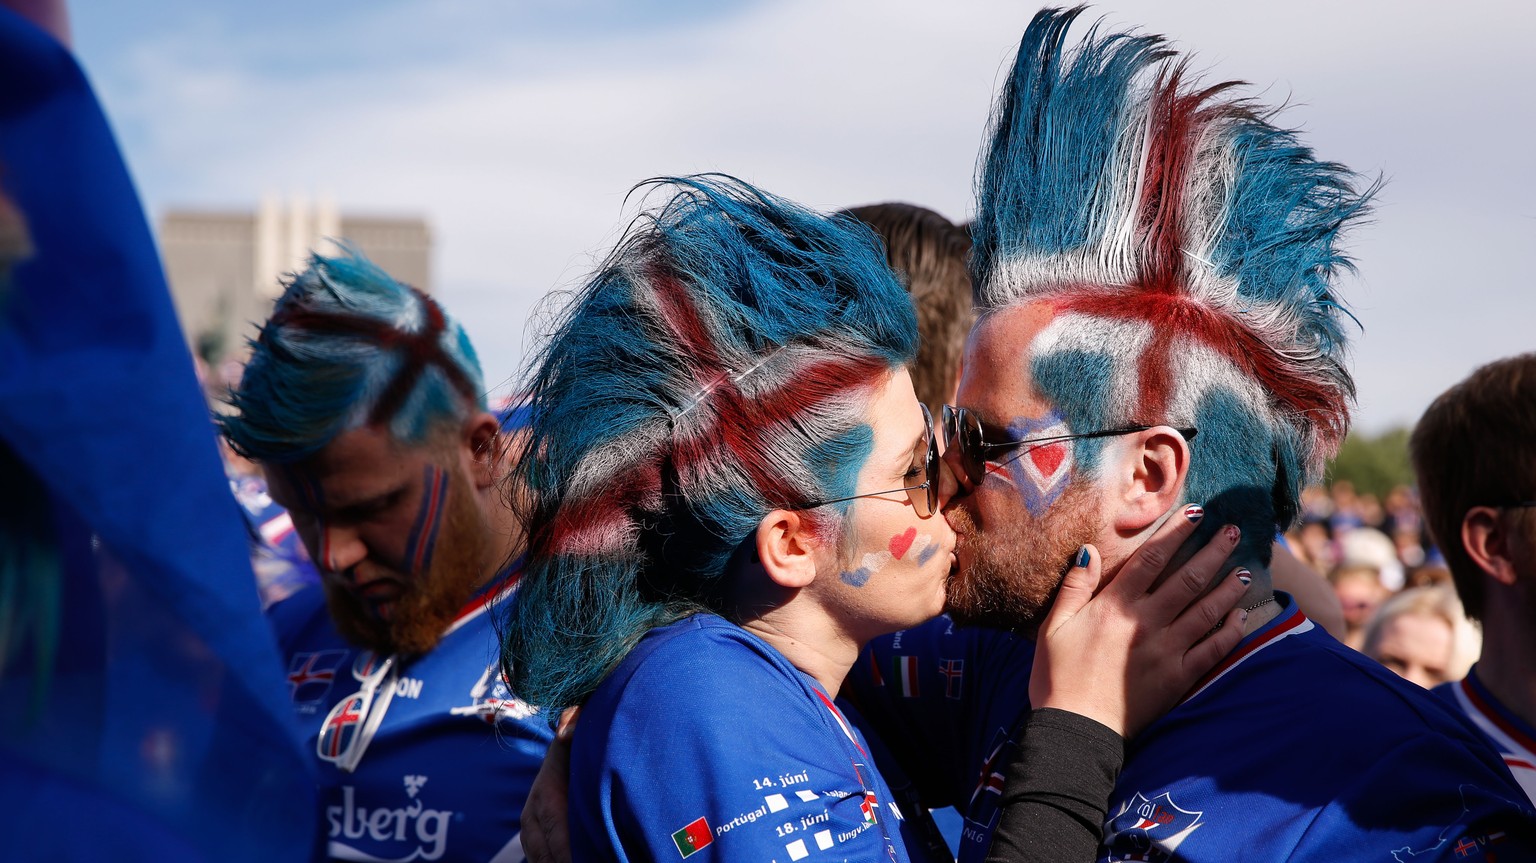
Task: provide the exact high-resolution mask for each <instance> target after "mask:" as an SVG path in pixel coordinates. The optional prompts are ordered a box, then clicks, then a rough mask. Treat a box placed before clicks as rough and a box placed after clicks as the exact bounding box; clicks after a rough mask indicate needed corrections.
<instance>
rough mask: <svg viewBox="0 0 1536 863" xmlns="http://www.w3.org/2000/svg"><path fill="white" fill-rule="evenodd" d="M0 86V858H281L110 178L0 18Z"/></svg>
mask: <svg viewBox="0 0 1536 863" xmlns="http://www.w3.org/2000/svg"><path fill="white" fill-rule="evenodd" d="M0 82H3V86H0V229H3V230H0V240H3V241H4V242H0V473H3V474H4V476H5V478H6V481H4V482H0V497H4V498H6V499H7V500H6V505H4V506H0V514H3V515H4V522H0V539H5V540H7V543H8V544H9V545H10V548H8V549H7V548H0V824H3V825H4V826H3V827H0V830H3V832H4V845H5V847H6V849H7V850H6V852H5V856H6V857H7V858H10V857H11V856H12V855H15V856H16V859H84V858H87V857H88V858H90V859H116V860H124V859H129V860H138V859H144V860H168V859H196V858H206V859H210V860H214V859H217V860H252V861H255V860H301V859H305V858H307V857H310V856H312V853H313V849H314V848H315V833H316V821H317V818H316V808H315V807H316V803H315V794H314V790H313V788H314V780H313V776H312V766H311V765H310V763H309V760H308V759H306V758H305V757H304V755H303V753H302V750H301V748H300V743H299V735H298V731H297V727H296V725H295V722H294V719H293V712H292V708H291V706H290V705H289V704H288V699H287V690H286V684H285V682H284V680H283V677H282V669H281V667H280V665H279V662H278V658H277V651H276V648H275V645H274V643H273V639H272V636H271V634H270V632H269V630H268V627H267V625H266V623H265V622H264V620H263V619H262V616H261V612H260V608H259V604H258V600H257V594H256V587H255V582H254V580H253V578H252V574H251V569H250V561H249V557H248V549H247V546H246V537H245V533H244V530H243V528H242V524H241V520H240V514H239V511H238V510H237V508H236V504H235V501H234V500H233V498H232V497H231V496H230V492H229V487H228V485H227V483H226V481H225V479H224V474H223V471H222V470H221V467H220V463H219V458H218V454H217V451H216V449H215V443H214V435H213V433H212V430H211V428H210V423H209V418H208V415H207V409H206V406H205V405H204V403H203V399H202V396H201V394H200V393H199V390H198V387H197V385H196V383H195V380H194V375H193V370H192V362H191V358H190V357H189V355H188V353H187V350H186V347H185V344H184V342H183V340H182V335H181V331H180V329H179V327H178V326H177V322H176V317H175V313H174V311H173V310H172V307H171V302H170V297H169V294H168V292H167V290H166V285H165V281H164V278H163V276H162V274H161V270H160V264H159V260H158V258H157V256H156V253H155V248H154V243H153V240H152V238H151V236H150V233H149V230H148V227H147V225H146V224H145V221H144V216H143V213H142V211H141V209H140V206H139V202H138V198H137V196H136V194H135V192H134V189H133V185H132V183H131V181H130V180H129V178H128V174H127V170H126V169H125V167H124V165H123V162H122V159H121V157H120V156H119V154H118V151H117V147H116V143H115V141H114V140H113V136H112V133H111V131H110V129H109V128H108V126H107V123H106V120H105V118H104V117H103V115H102V113H101V111H100V109H99V107H98V106H97V104H96V101H95V99H94V97H93V95H92V93H91V90H90V87H89V85H88V84H87V83H86V80H85V77H84V75H83V74H82V72H81V71H80V69H79V67H78V66H77V65H76V63H75V61H74V58H73V57H72V56H71V55H70V53H69V52H68V50H66V49H65V48H64V47H62V46H61V45H59V44H58V42H56V41H55V40H54V39H53V38H52V37H50V36H48V35H47V34H46V33H44V32H43V31H42V30H39V29H38V28H36V27H35V26H33V25H32V24H30V23H28V22H27V21H25V20H24V19H22V18H21V17H19V16H18V15H16V14H14V13H12V12H10V11H8V10H6V9H4V8H0ZM7 243H8V244H9V245H7ZM8 260H9V261H10V262H11V263H12V264H13V265H12V266H9V267H8V266H7V261H8ZM7 269H8V270H9V274H8V275H7V274H6V270H7ZM5 522H9V523H8V524H7V523H5ZM18 525H21V526H22V527H20V528H19V527H18ZM33 527H36V528H37V529H32V528H33ZM20 546H31V547H32V551H33V552H34V553H33V554H32V555H31V556H30V557H29V556H26V555H25V554H22V555H21V556H19V557H18V555H17V554H16V553H14V552H15V549H16V548H17V547H20ZM18 561H19V562H18Z"/></svg>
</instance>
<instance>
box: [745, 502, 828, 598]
mask: <svg viewBox="0 0 1536 863" xmlns="http://www.w3.org/2000/svg"><path fill="white" fill-rule="evenodd" d="M820 544H821V542H820V539H819V538H818V537H817V536H816V533H815V531H813V530H812V529H811V525H810V524H809V523H808V522H807V521H806V520H805V514H804V513H801V512H797V511H795V510H789V509H776V510H774V511H772V512H770V513H768V514H767V515H765V516H763V520H762V521H760V522H758V524H757V562H758V563H760V564H761V565H762V567H763V571H764V572H766V573H767V574H768V579H769V580H770V581H772V582H773V583H774V584H777V585H779V586H780V587H784V588H801V587H805V586H807V585H809V584H810V583H811V582H812V581H815V580H816V550H817V549H818V548H819V547H820Z"/></svg>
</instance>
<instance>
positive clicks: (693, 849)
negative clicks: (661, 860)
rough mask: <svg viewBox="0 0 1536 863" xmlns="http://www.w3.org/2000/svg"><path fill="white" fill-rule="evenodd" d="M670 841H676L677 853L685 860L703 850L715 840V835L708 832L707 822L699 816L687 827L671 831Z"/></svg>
mask: <svg viewBox="0 0 1536 863" xmlns="http://www.w3.org/2000/svg"><path fill="white" fill-rule="evenodd" d="M672 841H673V842H676V843H677V853H679V854H681V855H683V859H684V860H687V859H688V857H689V855H692V854H697V853H698V852H700V851H703V850H704V848H705V847H706V846H708V845H709V843H711V842H713V841H715V837H714V834H712V833H710V830H709V822H708V821H705V820H704V818H703V816H700V817H699V818H698V819H696V820H694V821H692V822H690V823H689V824H688V826H687V827H684V828H683V829H681V830H679V831H677V832H676V833H673V834H672Z"/></svg>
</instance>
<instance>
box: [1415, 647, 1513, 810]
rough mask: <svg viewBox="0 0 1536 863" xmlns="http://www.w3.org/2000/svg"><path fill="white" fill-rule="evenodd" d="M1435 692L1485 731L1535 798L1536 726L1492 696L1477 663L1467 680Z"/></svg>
mask: <svg viewBox="0 0 1536 863" xmlns="http://www.w3.org/2000/svg"><path fill="white" fill-rule="evenodd" d="M1435 694H1436V695H1438V696H1440V698H1441V699H1442V700H1444V701H1445V702H1446V703H1447V704H1449V705H1451V707H1453V708H1454V709H1456V710H1458V711H1460V712H1461V713H1462V714H1463V715H1465V716H1466V717H1467V719H1469V720H1471V721H1472V724H1473V725H1476V726H1477V730H1479V731H1481V732H1483V736H1484V737H1487V738H1488V742H1490V743H1492V744H1493V747H1494V748H1495V749H1497V750H1499V755H1500V756H1501V757H1502V758H1503V759H1504V766H1505V767H1508V768H1509V772H1510V773H1511V774H1513V775H1514V777H1515V781H1516V782H1519V783H1520V787H1521V788H1523V789H1524V790H1525V796H1526V797H1527V798H1528V799H1529V800H1531V801H1532V802H1536V728H1532V727H1531V725H1530V723H1528V722H1525V721H1524V720H1522V719H1521V718H1520V717H1518V716H1516V715H1515V714H1514V712H1513V711H1511V710H1510V709H1509V708H1508V707H1505V706H1504V705H1503V704H1501V703H1500V702H1499V700H1498V699H1497V698H1494V697H1493V693H1491V692H1489V691H1488V689H1487V687H1485V686H1483V683H1482V681H1481V680H1479V679H1478V676H1477V666H1475V665H1474V666H1472V670H1471V671H1469V672H1467V676H1466V679H1465V680H1458V681H1456V682H1454V683H1443V684H1441V685H1439V686H1437V687H1435Z"/></svg>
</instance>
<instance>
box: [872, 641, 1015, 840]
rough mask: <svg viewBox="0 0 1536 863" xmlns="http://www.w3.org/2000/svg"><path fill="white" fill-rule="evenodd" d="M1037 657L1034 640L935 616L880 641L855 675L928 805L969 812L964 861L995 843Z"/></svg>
mask: <svg viewBox="0 0 1536 863" xmlns="http://www.w3.org/2000/svg"><path fill="white" fill-rule="evenodd" d="M1034 656H1035V643H1034V642H1033V641H1030V640H1029V639H1027V638H1022V637H1020V636H1017V635H1012V634H1010V633H1006V632H1000V631H996V630H990V629H978V628H975V627H968V626H957V625H956V624H955V623H954V622H953V621H952V620H950V619H949V618H948V617H938V618H935V619H934V620H931V621H929V622H927V623H925V624H923V625H922V626H918V627H914V628H912V629H909V630H906V631H904V632H898V633H895V634H893V635H887V636H883V637H881V638H877V639H875V641H874V642H872V643H871V644H870V645H869V646H868V647H867V648H866V649H865V651H864V654H863V655H862V656H861V657H860V660H859V663H858V664H857V665H856V666H855V667H854V669H853V672H852V673H851V674H850V675H849V676H848V688H849V697H850V699H851V700H853V701H854V702H855V703H857V704H858V705H859V707H860V709H861V711H862V712H863V715H864V718H865V720H866V721H867V723H868V727H869V728H870V729H872V730H873V731H874V732H875V734H876V736H878V737H879V738H880V740H881V741H883V742H884V743H885V744H886V745H887V746H888V747H889V749H890V750H891V752H892V755H893V756H894V758H895V760H896V761H897V762H898V763H899V764H900V766H901V768H902V769H903V770H904V771H905V772H906V773H907V775H909V776H910V777H911V778H912V781H913V783H914V785H915V786H916V788H917V789H918V793H919V795H920V796H921V798H922V801H923V803H925V804H926V805H928V806H930V807H941V806H953V807H955V810H956V811H957V812H959V813H960V815H961V817H962V818H963V819H964V824H963V826H962V828H961V831H960V844H959V852H960V859H961V860H962V861H967V860H969V861H978V863H979V861H981V860H982V859H984V858H985V857H986V855H987V848H988V847H989V846H990V845H991V844H992V830H993V828H994V827H996V826H997V815H998V802H999V801H1000V800H1001V799H1002V790H1003V766H1004V765H1005V764H1007V763H1008V761H1009V760H1010V759H1012V758H1013V756H1014V754H1015V753H1016V751H1017V741H1016V738H1015V731H1016V729H1018V728H1019V727H1020V726H1021V725H1022V724H1023V722H1024V720H1025V719H1026V718H1028V714H1029V671H1030V666H1031V663H1032V662H1033V661H1034Z"/></svg>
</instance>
